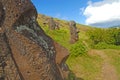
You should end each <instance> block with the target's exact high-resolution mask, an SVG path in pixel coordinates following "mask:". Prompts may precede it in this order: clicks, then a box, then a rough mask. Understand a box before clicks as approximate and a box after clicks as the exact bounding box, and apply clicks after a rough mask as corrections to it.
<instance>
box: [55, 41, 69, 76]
mask: <svg viewBox="0 0 120 80" xmlns="http://www.w3.org/2000/svg"><path fill="white" fill-rule="evenodd" d="M54 45H55V50H56V53H57V54H56V63H57V66H58V68H59V70H60V72H61V74H62V77H63V78H67V77H68V74H69V72H70V70H69V68H68V66H67V64H66V63H65V61H66V59H67V58H68V56H69V51H68V50H67V49H66V48H64V47H63V46H61V45H60V44H58V43H57V42H54Z"/></svg>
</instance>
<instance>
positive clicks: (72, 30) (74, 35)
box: [69, 21, 78, 43]
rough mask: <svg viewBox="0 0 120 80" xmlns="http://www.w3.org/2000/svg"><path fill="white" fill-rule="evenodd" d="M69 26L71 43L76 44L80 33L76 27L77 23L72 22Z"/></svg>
mask: <svg viewBox="0 0 120 80" xmlns="http://www.w3.org/2000/svg"><path fill="white" fill-rule="evenodd" d="M69 26H70V35H71V38H70V43H75V42H76V41H78V31H77V27H76V22H75V21H70V22H69Z"/></svg>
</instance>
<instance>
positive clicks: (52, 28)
mask: <svg viewBox="0 0 120 80" xmlns="http://www.w3.org/2000/svg"><path fill="white" fill-rule="evenodd" d="M48 26H49V29H50V30H55V27H56V23H55V21H54V20H53V18H52V17H51V18H49V20H48Z"/></svg>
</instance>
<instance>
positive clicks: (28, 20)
mask: <svg viewBox="0 0 120 80" xmlns="http://www.w3.org/2000/svg"><path fill="white" fill-rule="evenodd" d="M36 18H37V12H36V9H35V7H34V6H33V4H32V3H31V1H30V0H0V80H63V78H64V77H63V76H62V75H63V73H61V71H60V69H59V66H57V64H56V60H57V59H56V54H57V53H56V49H55V47H54V41H53V40H52V39H51V38H50V37H48V36H47V35H46V34H45V33H44V31H43V30H42V29H41V27H40V26H39V25H38V23H37V21H36ZM52 25H54V24H52ZM53 29H54V28H53ZM61 54H62V53H61ZM62 59H64V57H62V58H61V60H62Z"/></svg>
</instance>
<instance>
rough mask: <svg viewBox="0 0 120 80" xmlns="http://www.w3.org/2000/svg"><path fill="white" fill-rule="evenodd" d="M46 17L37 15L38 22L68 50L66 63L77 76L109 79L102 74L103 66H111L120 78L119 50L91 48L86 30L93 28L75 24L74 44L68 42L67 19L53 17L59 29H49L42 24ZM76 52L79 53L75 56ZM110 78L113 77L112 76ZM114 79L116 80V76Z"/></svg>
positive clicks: (90, 79)
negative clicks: (77, 34)
mask: <svg viewBox="0 0 120 80" xmlns="http://www.w3.org/2000/svg"><path fill="white" fill-rule="evenodd" d="M48 18H49V17H48V16H44V15H41V14H40V15H38V23H39V24H40V26H41V27H42V28H43V30H44V31H45V32H46V34H47V35H49V36H50V37H51V38H52V39H54V40H55V41H57V42H58V43H60V44H61V45H63V46H64V47H65V48H67V49H68V50H69V51H70V56H69V58H68V60H67V61H66V63H67V64H68V66H69V68H70V69H71V70H72V71H73V73H75V75H76V76H77V77H79V78H81V80H104V79H106V80H110V79H109V77H108V76H107V75H106V76H104V74H106V73H107V71H105V70H103V68H106V67H111V66H113V67H114V68H113V67H111V69H113V71H114V72H113V73H115V74H116V75H117V77H118V78H119V80H120V76H118V75H120V50H119V49H100V50H97V49H92V47H91V44H93V42H92V41H91V39H90V36H89V35H88V33H87V32H88V31H91V30H93V29H95V28H93V27H90V26H86V25H81V24H77V28H78V29H79V30H80V33H79V41H78V42H76V43H75V44H70V43H69V41H70V31H69V24H68V21H64V20H59V19H56V18H55V19H54V20H55V21H56V22H58V23H59V24H60V29H59V30H49V28H48V25H44V22H46V20H47V19H48ZM76 46H77V47H76ZM81 46H82V47H81ZM82 50H84V51H82ZM79 51H81V53H82V54H81V53H79ZM76 54H79V55H77V56H76ZM107 58H108V59H107ZM106 63H107V66H106V65H105V66H104V65H103V64H106ZM110 71H111V70H109V73H112V71H111V72H110ZM110 75H111V74H109V76H110ZM112 78H114V76H113V77H112ZM115 79H116V80H118V79H117V78H115ZM115 79H113V80H115Z"/></svg>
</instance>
